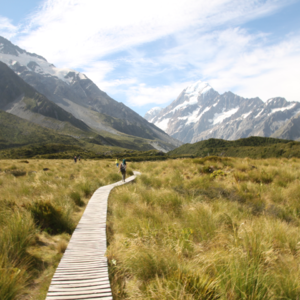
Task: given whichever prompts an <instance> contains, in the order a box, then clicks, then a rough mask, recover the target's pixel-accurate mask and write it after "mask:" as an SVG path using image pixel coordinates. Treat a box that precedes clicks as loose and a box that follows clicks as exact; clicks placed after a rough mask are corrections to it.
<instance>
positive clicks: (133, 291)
mask: <svg viewBox="0 0 300 300" xmlns="http://www.w3.org/2000/svg"><path fill="white" fill-rule="evenodd" d="M131 168H133V169H135V170H139V171H140V172H141V173H142V175H141V176H139V177H138V178H137V183H136V184H134V185H129V186H123V187H120V188H118V189H116V190H114V191H113V192H112V193H111V195H110V199H109V208H108V213H109V215H108V243H109V246H108V250H107V256H108V259H109V265H110V279H111V284H112V289H113V293H114V299H157V300H159V299H178V300H179V299H181V300H182V299H186V300H187V299H298V298H299V297H300V230H299V229H300V184H299V183H300V182H299V179H300V160H299V159H296V158H292V159H285V158H283V159H275V158H274V159H264V160H252V159H248V158H245V159H241V158H226V157H225V158H221V157H206V158H199V159H177V160H168V161H164V162H143V163H132V165H131Z"/></svg>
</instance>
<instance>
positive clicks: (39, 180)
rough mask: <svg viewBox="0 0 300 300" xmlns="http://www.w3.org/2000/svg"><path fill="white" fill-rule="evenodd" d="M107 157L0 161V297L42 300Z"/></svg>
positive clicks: (108, 173) (109, 174) (111, 174)
mask: <svg viewBox="0 0 300 300" xmlns="http://www.w3.org/2000/svg"><path fill="white" fill-rule="evenodd" d="M118 178H120V175H119V173H118V169H117V168H116V166H115V164H114V162H113V161H109V160H105V161H104V160H103V161H91V160H81V161H80V162H78V163H76V164H75V163H74V162H73V160H26V161H24V160H0V299H1V300H19V299H35V300H42V299H45V297H46V293H47V290H48V287H49V284H50V281H51V278H52V276H53V274H54V272H55V268H56V266H57V265H58V263H59V260H60V258H61V257H62V255H63V253H64V251H65V249H66V247H67V245H68V241H69V239H70V236H71V234H72V232H73V230H74V228H75V227H76V225H77V223H78V221H79V219H80V217H81V215H82V213H83V211H84V209H85V206H86V204H87V202H88V200H89V198H90V197H91V195H92V194H93V192H94V191H95V190H96V189H97V188H99V187H100V186H102V185H106V184H110V183H113V182H114V181H115V179H118Z"/></svg>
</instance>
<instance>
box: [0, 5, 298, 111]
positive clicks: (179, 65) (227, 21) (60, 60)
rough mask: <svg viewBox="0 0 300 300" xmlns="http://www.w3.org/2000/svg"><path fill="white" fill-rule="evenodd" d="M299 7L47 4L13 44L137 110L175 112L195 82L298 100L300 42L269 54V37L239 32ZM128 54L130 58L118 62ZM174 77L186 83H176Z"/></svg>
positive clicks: (278, 47)
mask: <svg viewBox="0 0 300 300" xmlns="http://www.w3.org/2000/svg"><path fill="white" fill-rule="evenodd" d="M292 2H294V0H286V1H284V3H283V1H280V0H264V1H261V0H247V1H240V0H211V1H206V0H185V1H173V0H151V1H149V0H148V1H147V0H145V1H140V0H127V1H124V0H110V1H104V0H45V1H44V2H43V4H42V6H41V7H40V8H39V9H38V10H37V11H36V12H34V13H33V14H32V15H31V16H29V22H27V25H26V26H25V27H23V30H22V32H20V35H19V36H18V37H17V38H15V41H14V42H15V43H16V44H18V45H19V46H21V47H22V48H24V49H26V50H27V51H31V52H35V53H38V54H40V55H42V56H44V57H45V58H46V59H47V60H48V61H49V62H51V63H54V64H55V65H56V66H57V67H69V68H75V69H80V70H82V71H83V73H85V74H86V75H87V76H88V77H89V78H91V79H92V80H93V81H94V82H95V83H96V84H97V85H98V86H99V88H101V89H102V90H104V91H106V92H108V93H110V92H111V93H113V94H115V95H116V94H118V93H119V94H120V93H122V94H125V95H126V96H127V102H128V103H129V104H130V105H133V106H137V107H138V106H142V105H145V104H149V103H153V104H168V103H169V102H170V101H172V100H174V99H176V97H177V96H178V94H179V93H180V92H181V91H182V89H183V88H185V87H186V85H188V84H189V83H190V81H191V80H194V81H196V80H199V79H201V80H205V81H209V82H210V84H211V85H212V86H213V87H214V88H215V89H216V90H218V91H220V92H223V91H225V90H233V91H235V92H238V93H240V94H241V96H248V97H250V96H253V95H255V96H256V95H257V96H260V97H262V98H263V99H264V100H265V99H266V98H269V96H268V94H270V95H271V94H272V95H271V96H273V92H274V94H280V95H283V96H286V97H287V98H289V100H294V98H295V97H296V95H297V93H298V95H299V89H298V88H296V86H297V85H296V84H295V82H296V78H299V72H298V71H297V69H296V67H295V66H296V64H295V63H293V62H298V61H299V48H298V46H297V39H298V38H299V37H294V38H290V41H289V42H288V43H286V44H285V43H280V44H278V45H274V46H266V45H267V43H266V41H268V35H266V34H263V33H261V34H258V33H256V34H249V33H248V32H247V31H246V30H244V29H242V28H240V27H239V26H241V24H243V23H245V22H246V21H249V20H252V19H255V18H259V17H263V16H266V15H269V14H271V13H273V12H275V11H277V10H279V9H280V8H281V7H282V6H284V5H288V4H290V3H292ZM0 23H1V20H0ZM2 24H4V25H2V26H4V27H3V28H6V29H5V30H7V32H11V36H13V35H14V34H15V32H16V31H17V28H16V27H14V26H12V25H11V24H10V22H9V20H5V22H2ZM5 24H6V25H5ZM5 26H6V27H5ZM1 28H2V27H1V25H0V34H1ZM216 28H222V30H221V29H216ZM223 28H224V29H223ZM170 36H171V37H172V39H174V41H175V43H174V44H171V45H168V46H165V47H164V49H166V50H163V49H161V51H159V50H160V49H158V51H157V52H158V53H159V54H155V55H152V56H151V55H149V53H150V52H147V51H148V50H147V49H145V50H144V53H142V51H141V50H140V49H139V48H138V46H140V45H144V46H145V47H147V43H150V42H153V41H158V40H162V39H163V38H165V37H170ZM6 37H8V36H7V35H6ZM122 51H125V52H126V54H127V55H128V56H127V57H126V58H123V60H120V59H116V58H114V57H113V55H114V54H115V55H116V54H119V55H120V53H121V52H122ZM125 64H127V67H128V68H129V70H126V72H127V73H126V75H124V74H123V72H124V68H123V66H124V65H125ZM189 66H191V67H189ZM172 72H173V73H174V74H175V73H176V72H181V73H182V74H183V76H182V78H183V77H185V78H184V79H182V78H181V80H178V78H175V77H176V76H174V78H173V77H172V75H171V73H172ZM108 75H110V76H109V77H108ZM148 75H149V77H152V78H153V77H155V76H157V77H159V76H161V77H160V78H161V83H160V84H158V86H155V85H154V84H150V81H149V82H148V81H147V76H148ZM113 76H115V78H114V77H113ZM108 78H113V79H108ZM165 79H168V81H169V82H172V84H169V83H166V82H165ZM182 81H184V82H183V83H182ZM141 82H142V83H141ZM156 82H159V80H157V81H156ZM291 98H293V99H291Z"/></svg>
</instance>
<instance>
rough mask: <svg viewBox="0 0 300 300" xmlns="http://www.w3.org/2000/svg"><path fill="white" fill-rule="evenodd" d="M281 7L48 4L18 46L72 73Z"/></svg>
mask: <svg viewBox="0 0 300 300" xmlns="http://www.w3.org/2000/svg"><path fill="white" fill-rule="evenodd" d="M280 5H281V4H280V2H279V1H277V0H267V1H264V2H261V1H257V0H248V1H242V2H241V1H239V0H231V1H230V0H214V1H206V0H187V1H173V0H163V1H161V0H152V1H140V0H128V1H123V0H110V1H104V0H102V1H99V0H47V1H45V2H44V5H43V6H42V7H41V8H40V10H38V11H37V12H36V13H34V14H33V15H32V16H31V19H30V22H29V23H28V25H27V27H26V28H25V29H24V31H23V34H25V35H24V36H22V38H20V39H19V40H18V43H19V44H20V46H22V47H24V48H26V49H27V50H29V51H32V52H36V53H40V54H41V55H43V56H45V57H47V59H48V60H49V61H52V62H54V63H55V64H56V65H58V66H61V67H69V66H73V67H75V68H76V67H82V66H83V65H87V64H91V63H92V62H93V61H95V60H97V59H99V58H101V57H103V56H104V55H106V54H111V53H113V52H116V51H121V50H122V49H128V48H130V47H133V46H136V45H140V44H142V43H146V42H150V41H153V40H157V39H159V38H161V37H164V36H166V35H170V34H174V33H176V32H180V31H184V30H187V29H191V28H200V29H201V30H207V29H210V28H212V27H214V26H216V25H220V24H224V23H226V22H234V21H238V20H239V19H241V18H243V19H244V20H245V19H251V18H253V17H254V16H257V15H262V14H268V13H269V12H270V11H274V10H275V9H277V8H278V7H279V6H280Z"/></svg>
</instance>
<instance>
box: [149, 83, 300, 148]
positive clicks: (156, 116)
mask: <svg viewBox="0 0 300 300" xmlns="http://www.w3.org/2000/svg"><path fill="white" fill-rule="evenodd" d="M155 112H156V113H155ZM298 112H300V103H299V102H288V101H286V100H285V99H284V98H281V97H276V98H271V99H269V100H268V101H267V102H266V103H264V102H263V101H262V100H261V99H260V98H258V97H256V98H250V99H248V98H243V97H241V96H238V95H235V94H234V93H232V92H230V91H229V92H225V93H223V94H219V93H218V92H217V91H215V90H214V89H213V88H212V87H211V86H210V85H209V84H208V83H205V82H201V81H198V82H196V83H194V84H192V85H190V86H188V87H187V88H185V89H184V90H183V91H182V92H181V93H180V94H179V96H178V97H177V99H176V100H174V101H173V102H172V103H171V104H170V105H168V106H167V107H166V108H164V109H162V110H160V111H154V112H152V115H151V119H150V117H149V115H147V113H146V115H145V118H147V119H148V121H151V122H153V123H154V124H156V125H157V126H158V127H160V128H161V129H163V130H165V131H166V133H168V134H169V135H170V136H172V137H174V138H176V139H179V140H181V141H182V142H184V143H195V142H198V141H201V140H206V139H209V138H220V139H225V140H237V139H239V138H246V137H249V136H263V137H264V136H265V137H269V136H272V135H273V134H275V132H277V135H276V137H279V138H280V137H281V135H279V131H278V130H279V129H280V128H281V127H282V126H283V125H284V124H285V123H286V122H287V121H288V120H290V119H291V118H293V117H294V116H295V115H296V114H297V113H298ZM287 136H288V135H287ZM293 138H294V139H299V138H300V132H299V135H297V136H295V135H294V136H293Z"/></svg>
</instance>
